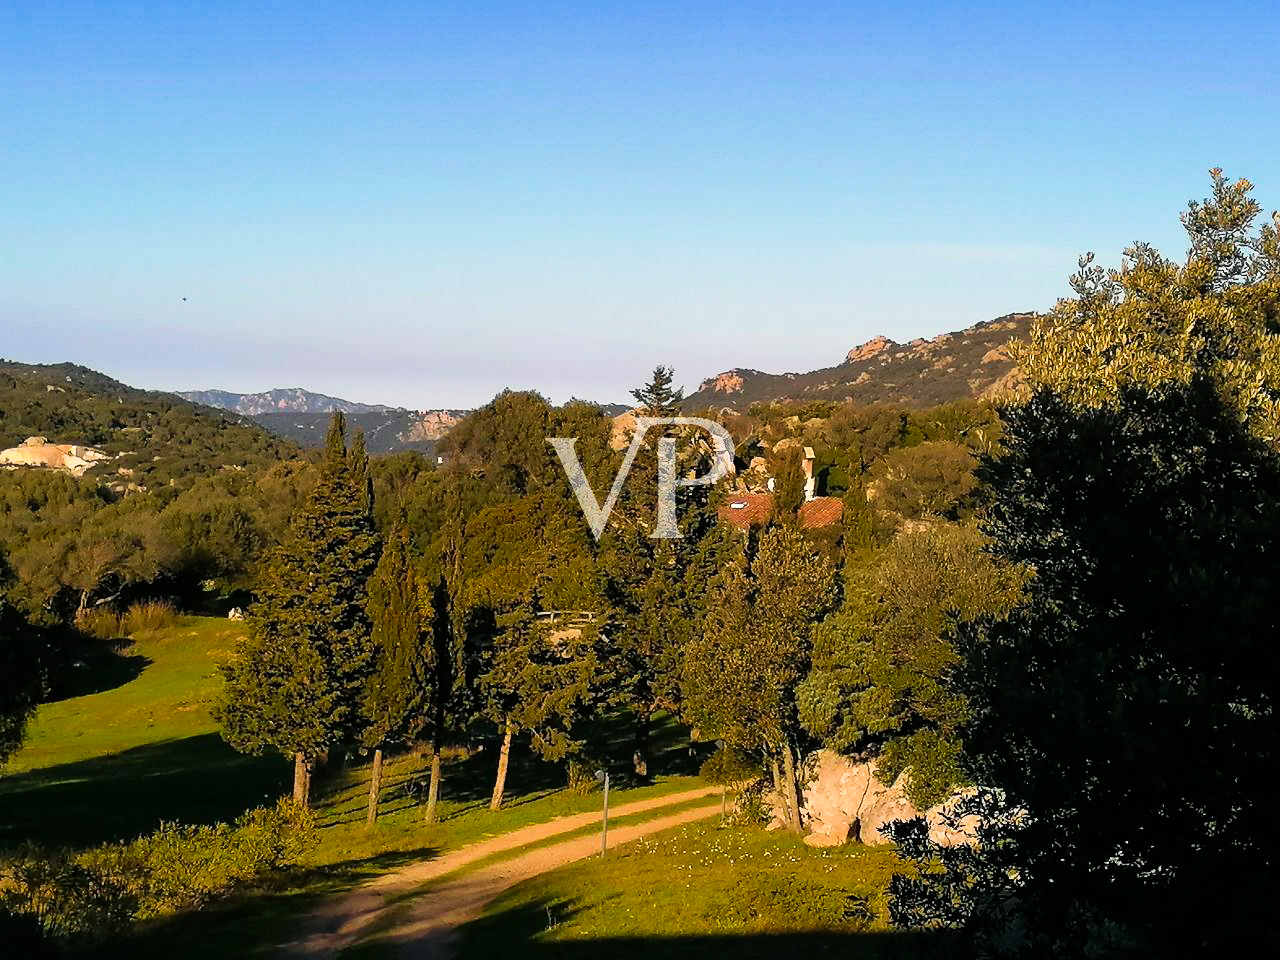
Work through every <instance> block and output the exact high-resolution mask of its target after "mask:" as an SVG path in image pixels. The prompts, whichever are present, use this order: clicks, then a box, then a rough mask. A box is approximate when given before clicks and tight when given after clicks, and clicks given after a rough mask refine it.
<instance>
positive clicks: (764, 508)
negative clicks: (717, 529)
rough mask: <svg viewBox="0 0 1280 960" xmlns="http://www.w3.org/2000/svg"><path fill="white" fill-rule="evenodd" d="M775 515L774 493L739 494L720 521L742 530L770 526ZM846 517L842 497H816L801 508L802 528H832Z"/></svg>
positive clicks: (723, 511)
mask: <svg viewBox="0 0 1280 960" xmlns="http://www.w3.org/2000/svg"><path fill="white" fill-rule="evenodd" d="M772 516H773V494H771V493H735V494H733V495H732V496H730V497H729V499H728V500H727V501H726V502H725V504H724V506H722V507H721V508H720V519H721V520H724V521H725V522H726V523H731V524H733V525H734V526H735V527H737V528H738V529H740V530H745V529H747V528H748V527H753V526H759V525H761V524H764V523H767V522H768V521H769V518H770V517H772ZM843 517H844V502H843V501H842V500H841V499H840V498H839V497H814V498H813V499H812V500H810V501H808V502H807V503H805V504H804V506H802V507H801V508H800V526H802V527H804V528H805V529H815V528H820V527H830V526H832V525H833V524H837V523H839V522H840V521H841V519H842V518H843Z"/></svg>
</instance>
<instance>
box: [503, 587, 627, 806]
mask: <svg viewBox="0 0 1280 960" xmlns="http://www.w3.org/2000/svg"><path fill="white" fill-rule="evenodd" d="M541 606H542V605H541V601H540V599H539V597H538V592H537V590H536V589H535V590H534V591H532V593H531V596H530V597H529V598H528V599H527V600H526V601H525V602H524V603H523V604H521V606H520V607H519V608H518V609H517V610H516V612H515V613H514V615H513V616H512V618H511V621H510V622H509V624H508V625H507V628H506V629H505V630H504V631H503V632H502V633H501V634H499V636H498V638H497V642H496V643H495V645H494V650H493V654H492V660H491V665H490V669H489V671H488V672H487V673H486V674H485V676H484V677H483V679H482V681H481V682H482V687H483V690H484V692H485V695H486V701H487V703H486V713H487V714H488V716H489V717H490V719H492V720H494V721H495V722H497V723H498V724H499V726H500V727H501V729H502V748H501V750H500V752H499V755H498V771H497V776H496V777H495V780H494V786H493V797H492V800H491V801H490V804H489V809H491V810H498V809H500V808H501V806H502V798H503V793H504V792H505V789H506V779H507V768H508V765H509V763H510V757H511V743H512V740H513V739H514V737H515V735H516V734H517V733H520V732H521V731H528V732H529V733H530V734H531V735H532V746H533V749H534V751H535V752H536V753H537V754H539V755H540V756H541V757H542V758H543V759H545V760H562V759H564V758H566V757H568V756H570V755H572V754H573V753H575V752H577V750H578V749H579V748H580V747H581V742H580V741H578V740H575V739H574V738H573V736H572V731H573V727H574V725H575V723H579V722H581V721H583V720H585V719H587V718H588V717H589V716H590V715H591V714H592V712H593V711H594V709H595V707H596V703H597V699H598V696H599V692H600V691H601V690H602V689H605V688H607V687H608V685H609V683H608V678H607V677H606V676H605V671H604V670H603V669H602V668H601V663H600V658H599V656H598V655H597V649H598V648H597V644H598V638H597V637H595V636H594V635H593V634H594V631H588V630H586V629H584V630H582V631H580V632H577V633H575V632H574V631H566V632H564V633H560V634H555V633H552V632H551V631H549V630H548V629H547V628H546V626H545V625H543V624H540V623H539V622H538V619H537V614H538V612H539V611H540V610H541Z"/></svg>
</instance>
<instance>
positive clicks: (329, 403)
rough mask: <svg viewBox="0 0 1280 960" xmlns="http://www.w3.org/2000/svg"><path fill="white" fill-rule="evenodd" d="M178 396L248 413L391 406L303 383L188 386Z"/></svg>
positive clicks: (352, 410) (350, 410)
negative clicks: (236, 388)
mask: <svg viewBox="0 0 1280 960" xmlns="http://www.w3.org/2000/svg"><path fill="white" fill-rule="evenodd" d="M178 396H180V397H182V398H183V399H184V400H190V401H191V402H192V403H201V404H204V405H205V406H206V407H217V408H218V409H219V410H230V411H231V412H232V413H239V414H243V415H244V416H246V417H256V416H258V415H259V414H262V413H333V412H334V411H335V410H341V411H342V412H343V413H383V412H385V411H387V410H391V409H393V408H392V407H384V406H382V405H380V404H373V403H352V402H351V401H350V400H341V399H339V398H338V397H327V396H325V395H324V394H323V393H312V392H311V391H310V390H303V389H302V388H301V387H287V388H283V389H276V390H268V391H266V392H265V393H229V392H227V391H226V390H187V391H184V392H182V393H179V394H178Z"/></svg>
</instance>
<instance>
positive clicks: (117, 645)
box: [47, 632, 153, 703]
mask: <svg viewBox="0 0 1280 960" xmlns="http://www.w3.org/2000/svg"><path fill="white" fill-rule="evenodd" d="M132 645H133V644H132V641H130V640H128V639H124V638H121V639H118V640H99V639H97V638H96V637H87V636H85V635H84V634H81V633H78V632H67V633H63V634H59V639H58V642H57V646H56V648H55V649H58V650H59V651H62V653H61V654H60V656H59V658H58V661H59V662H58V663H57V666H56V669H55V678H54V681H53V683H52V689H51V690H50V692H49V694H50V695H49V697H48V699H47V702H48V703H57V702H58V701H60V700H70V699H72V698H74V697H87V696H89V695H91V694H95V693H106V692H107V691H108V690H115V689H116V688H117V687H123V686H124V685H125V684H126V683H130V682H132V681H134V680H136V679H138V677H139V676H141V675H142V671H143V670H145V669H146V668H147V667H149V666H151V664H152V662H153V661H152V660H151V658H150V657H144V656H143V655H142V654H139V653H130V652H129V650H130V647H132Z"/></svg>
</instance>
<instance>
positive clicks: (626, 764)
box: [321, 712, 715, 824]
mask: <svg viewBox="0 0 1280 960" xmlns="http://www.w3.org/2000/svg"><path fill="white" fill-rule="evenodd" d="M634 730H635V721H634V718H633V717H632V716H631V714H629V713H625V712H623V713H619V714H615V715H613V716H610V717H606V718H604V719H602V720H600V721H597V722H596V723H595V724H594V725H593V727H592V729H591V730H590V731H589V732H588V733H587V736H586V741H587V743H586V748H585V750H584V754H585V755H586V756H588V757H591V758H593V761H594V762H598V763H602V764H604V765H605V766H607V767H608V769H609V772H610V775H611V778H612V784H613V786H614V787H615V788H630V787H638V786H642V784H641V782H640V781H639V780H638V779H637V777H636V776H635V772H634V768H633V766H632V763H631V754H632V750H633V735H634ZM472 743H473V745H474V748H473V752H472V753H471V754H470V755H469V756H466V757H464V758H459V759H454V760H449V761H446V763H445V767H444V771H443V778H442V782H441V798H442V799H445V800H448V801H449V802H450V803H451V804H455V805H456V806H454V807H453V809H452V810H451V812H450V813H449V815H448V816H447V817H446V818H445V820H446V821H447V820H453V819H456V818H457V817H460V816H464V815H466V814H468V813H471V812H474V811H476V810H481V809H488V806H489V801H490V799H491V798H492V796H493V780H494V775H495V774H496V772H497V763H498V747H499V738H498V737H497V736H496V735H492V731H489V730H485V731H484V735H481V736H477V737H473V738H472ZM714 750H715V747H714V745H711V744H703V743H691V742H690V740H689V728H688V727H686V726H684V725H682V724H680V723H679V722H678V721H676V720H675V719H674V718H672V717H669V716H666V715H659V716H657V717H655V718H654V722H653V724H652V729H651V731H650V738H649V757H650V761H649V772H650V774H652V775H654V776H677V775H686V776H691V775H693V774H696V773H697V772H698V769H699V767H700V766H701V765H702V763H703V761H705V760H706V758H707V757H708V756H709V755H710V754H711V753H712V752H714ZM352 759H353V761H354V763H355V765H358V766H361V767H363V766H367V764H368V759H367V758H365V759H363V760H359V759H355V758H352ZM426 777H427V774H426V773H425V772H418V773H414V774H411V775H409V776H406V777H402V778H399V779H397V780H395V781H384V784H383V798H384V799H383V807H382V810H383V812H384V813H393V812H396V811H399V810H403V809H406V808H408V807H411V806H414V805H417V804H420V803H422V802H425V797H426V789H425V784H426ZM410 781H421V789H420V790H418V791H417V792H416V793H411V792H410V791H409V790H408V789H407V788H408V787H410V786H411V784H410ZM566 786H567V778H566V771H565V764H564V763H562V762H561V763H550V762H547V761H545V760H542V759H541V758H539V757H538V756H536V755H534V754H533V753H532V751H530V750H529V748H528V744H527V742H525V740H524V739H523V738H521V739H518V740H517V741H516V743H515V745H514V747H513V749H512V752H511V760H510V766H509V767H508V770H507V783H506V792H505V796H504V800H503V804H502V805H503V807H504V808H506V809H510V808H514V807H519V806H521V805H523V804H526V803H533V802H534V801H537V800H541V799H543V798H544V797H547V796H549V795H551V794H553V793H555V792H557V791H560V790H563V789H564V788H565V787H566ZM321 789H322V790H323V789H324V788H323V787H322V788H321ZM364 811H365V806H364V800H363V798H360V797H357V798H354V799H350V800H346V801H344V802H343V803H342V805H341V806H340V807H339V808H338V809H336V810H334V811H333V815H334V819H333V820H331V821H329V822H330V823H334V824H338V823H355V822H358V821H360V820H363V818H364Z"/></svg>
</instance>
